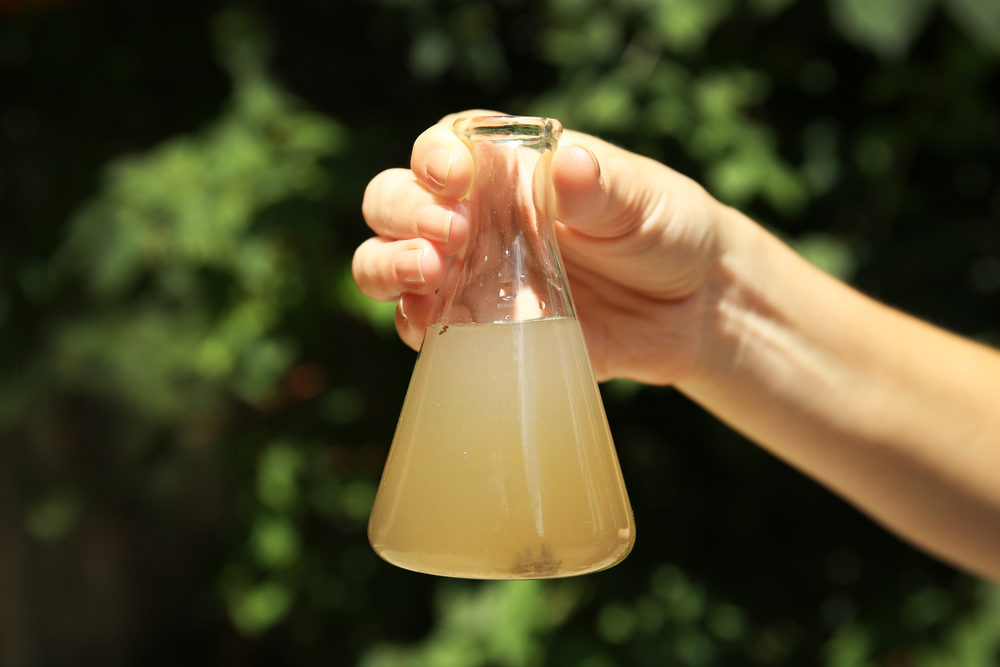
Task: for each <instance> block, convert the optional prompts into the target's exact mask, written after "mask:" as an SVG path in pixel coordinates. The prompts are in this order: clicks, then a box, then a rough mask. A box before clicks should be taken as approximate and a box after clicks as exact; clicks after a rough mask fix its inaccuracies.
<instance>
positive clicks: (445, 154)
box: [427, 148, 455, 188]
mask: <svg viewBox="0 0 1000 667" xmlns="http://www.w3.org/2000/svg"><path fill="white" fill-rule="evenodd" d="M454 161H455V154H454V153H452V152H451V151H449V150H445V149H444V148H439V149H437V150H436V151H434V152H433V153H431V154H430V157H429V158H428V160H427V178H428V179H430V181H431V182H432V183H434V185H436V186H438V187H439V188H443V187H444V186H445V184H446V183H447V182H448V174H450V173H451V165H452V163H453V162H454Z"/></svg>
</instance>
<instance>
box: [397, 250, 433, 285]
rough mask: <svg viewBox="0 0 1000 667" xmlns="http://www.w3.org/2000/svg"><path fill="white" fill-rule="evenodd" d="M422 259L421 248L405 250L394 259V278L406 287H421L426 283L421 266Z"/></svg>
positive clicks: (422, 252) (422, 251)
mask: <svg viewBox="0 0 1000 667" xmlns="http://www.w3.org/2000/svg"><path fill="white" fill-rule="evenodd" d="M423 258H424V250H423V248H417V249H415V250H407V251H406V252H404V253H402V254H401V255H400V256H399V257H398V258H397V259H396V276H397V277H398V278H399V279H400V280H402V281H403V282H404V283H406V284H408V285H423V284H424V283H425V282H426V280H424V267H423V265H422V260H423Z"/></svg>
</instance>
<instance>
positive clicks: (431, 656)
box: [0, 0, 1000, 667]
mask: <svg viewBox="0 0 1000 667" xmlns="http://www.w3.org/2000/svg"><path fill="white" fill-rule="evenodd" d="M474 106H480V107H493V108H499V109H504V110H508V111H511V112H516V113H523V114H539V115H551V116H555V117H558V118H560V119H561V120H562V121H563V122H564V123H565V124H566V125H568V126H571V127H574V128H577V129H581V130H585V131H589V132H593V133H595V134H598V135H600V136H603V137H605V138H607V139H609V140H611V141H614V142H617V143H619V144H620V145H623V146H625V147H628V148H630V149H633V150H635V151H639V152H641V153H644V154H647V155H650V156H652V157H654V158H657V159H659V160H662V161H664V162H666V163H667V164H670V165H672V166H673V167H675V168H677V169H679V170H681V171H683V172H685V173H687V174H689V175H691V176H693V177H694V178H696V179H698V180H700V181H701V182H703V183H704V184H705V185H706V187H708V189H709V190H710V191H711V192H712V193H713V194H715V195H716V196H717V197H719V198H720V199H722V200H723V201H726V202H728V203H731V204H733V205H735V206H738V207H740V208H742V209H743V210H745V211H747V212H748V213H750V214H751V215H753V216H754V217H755V218H756V219H757V220H759V221H761V222H762V223H763V224H766V225H767V226H769V227H770V228H772V229H773V230H775V232H776V233H778V234H780V235H782V236H783V237H784V238H786V239H787V240H788V242H789V243H791V244H793V245H794V246H795V247H796V248H797V249H798V250H799V251H800V252H801V253H803V254H804V255H805V256H806V257H807V258H809V259H810V260H811V261H813V262H815V263H816V264H818V265H819V266H821V267H822V268H824V269H825V270H827V271H829V272H831V273H833V274H835V275H837V276H839V277H841V278H843V279H845V280H848V281H850V282H851V283H853V284H854V285H856V286H858V287H859V288H860V289H861V290H863V291H865V292H866V293H869V294H872V295H874V296H876V297H877V298H880V299H882V300H884V301H886V302H888V303H891V304H894V305H896V306H899V307H902V308H904V309H906V310H908V311H910V312H912V313H915V314H917V315H919V316H921V317H924V318H927V319H929V320H931V321H934V322H936V323H938V324H940V325H942V326H945V327H947V328H949V329H952V330H954V331H957V332H960V333H962V334H965V335H968V336H971V337H975V338H977V339H980V340H984V341H986V342H988V343H992V344H997V343H998V342H1000V187H998V178H1000V2H997V0H879V1H874V0H823V1H818V0H809V1H807V0H615V1H613V2H607V1H599V0H535V1H529V0H503V1H498V2H486V1H484V0H471V1H468V2H460V1H459V0H412V1H409V2H408V1H406V0H373V1H370V2H365V1H363V0H342V1H339V2H335V1H332V0H331V1H328V2H321V1H319V0H312V1H305V0H299V1H294V2H292V1H289V2H284V1H279V0H272V1H263V0H262V1H259V2H254V3H240V2H233V3H228V4H224V3H219V2H197V1H193V0H188V1H177V0H175V1H173V2H166V1H162V0H161V1H158V2H154V1H148V2H141V3H140V2H130V1H127V0H102V1H98V0H62V1H56V0H49V1H47V2H41V1H31V0H0V665H3V666H4V667H23V666H28V667H35V666H46V665H60V666H61V665H80V664H93V665H147V666H158V665H178V664H204V665H280V664H295V665H354V664H358V665H362V666H364V667H394V666H423V665H427V666H433V667H438V666H441V667H449V666H454V667H462V666H466V665H468V666H473V665H490V666H501V667H503V666H506V667H515V666H521V665H525V666H537V665H574V666H577V665H579V666H583V667H609V666H616V665H637V666H642V665H690V666H693V667H694V666H708V665H803V664H815V665H828V666H831V667H854V666H857V665H884V666H887V667H903V666H928V667H929V666H942V667H944V666H949V667H950V666H955V665H969V666H979V665H983V666H985V665H994V664H1000V591H998V588H997V587H996V586H994V585H990V584H987V583H986V582H983V581H978V580H976V579H975V578H971V577H969V576H966V575H962V574H960V573H957V572H955V571H954V570H952V569H950V568H949V567H947V566H945V565H942V564H940V563H937V562H935V561H933V560H931V559H929V558H928V557H926V556H924V555H922V554H921V553H919V552H917V551H915V550H913V549H911V548H910V547H909V546H907V545H906V544H903V543H902V542H900V541H898V540H897V539H896V538H894V537H893V536H891V535H888V534H887V533H885V532H883V531H882V530H881V529H880V528H879V527H877V526H876V525H874V524H873V523H871V522H870V521H869V520H868V519H866V518H865V517H864V516H862V515H861V514H859V513H858V512H856V511H855V510H854V509H852V508H851V507H849V506H848V505H846V504H845V503H844V502H842V501H841V500H839V499H837V498H836V497H835V496H833V495H832V494H830V493H829V492H827V491H826V490H824V489H822V488H821V487H819V486H817V485H816V484H814V483H813V482H811V481H809V480H807V479H805V478H804V477H802V476H801V475H799V474H798V473H797V472H795V471H793V470H791V469H789V468H787V467H786V466H784V465H783V464H781V463H779V462H777V461H775V460H774V459H772V458H771V457H769V456H768V455H766V454H764V453H762V452H761V451H759V450H758V449H757V448H756V447H754V446H753V445H751V444H750V443H748V442H746V441H744V440H743V439H741V438H740V437H738V436H736V435H734V434H733V433H732V432H730V431H729V430H728V429H727V428H726V427H724V426H722V425H720V424H719V423H717V422H716V421H714V420H713V419H712V418H711V417H709V416H707V415H706V414H705V413H703V412H702V411H701V409H699V408H698V407H697V406H696V405H693V404H691V403H690V402H688V401H687V400H686V399H685V398H684V397H683V396H681V395H679V394H678V393H676V392H675V391H673V390H671V389H669V388H647V387H639V386H637V385H635V384H630V383H627V382H611V383H608V384H606V385H604V386H603V391H604V395H605V401H606V405H607V410H608V414H609V418H610V421H611V424H612V428H613V431H614V433H615V436H616V440H617V444H618V448H619V452H620V457H621V463H622V467H623V470H624V473H625V476H626V481H627V484H628V486H629V490H630V493H631V497H632V502H633V505H634V509H635V513H636V519H637V523H638V531H639V533H638V535H639V537H638V541H637V543H636V547H635V550H634V551H633V553H632V555H631V556H630V557H629V558H628V559H627V560H626V561H625V562H624V563H623V564H622V565H620V566H618V567H615V568H614V569H612V570H610V571H607V572H604V573H600V574H597V575H593V576H588V577H583V578H578V579H570V580H563V581H551V582H514V583H482V582H466V581H454V580H447V579H438V578H434V577H428V576H423V575H418V574H413V573H409V572H405V571H402V570H399V569H395V568H393V567H391V566H389V565H386V564H385V563H383V562H381V561H380V560H379V559H378V558H377V557H376V556H375V555H374V554H373V553H372V551H371V550H370V548H369V547H368V544H367V540H366V535H365V524H366V520H367V515H368V511H369V509H370V506H371V502H372V499H373V495H374V490H375V488H376V484H377V482H378V478H379V474H380V472H381V467H382V464H383V462H384V459H385V456H386V453H387V450H388V445H389V442H390V440H391V437H392V433H393V429H394V426H395V421H396V418H397V416H398V413H399V408H400V406H401V402H402V398H403V394H404V392H405V389H406V384H407V381H408V379H409V375H410V372H411V369H412V365H413V361H414V356H415V355H414V353H413V352H412V351H410V350H408V349H407V348H405V347H404V346H403V345H402V344H401V343H399V342H398V340H397V339H396V337H395V335H394V332H393V328H392V305H391V304H390V305H388V306H386V305H384V304H376V303H373V302H370V301H367V300H366V299H364V298H363V297H361V296H360V294H358V293H357V291H356V289H355V287H354V285H353V282H352V281H351V278H350V272H349V262H350V257H351V254H352V252H353V249H354V247H355V246H356V245H357V244H358V243H359V242H360V241H361V240H363V239H364V238H365V237H366V236H367V232H366V229H365V226H364V223H363V221H362V219H361V215H360V203H361V197H362V193H363V190H364V186H365V184H366V183H367V181H368V179H369V178H371V177H372V176H373V175H374V174H376V173H377V172H379V171H380V170H382V169H386V168H389V167H392V166H402V165H405V164H407V162H408V154H409V148H410V145H411V144H412V141H413V139H414V138H415V137H416V135H417V134H418V133H419V132H420V131H422V130H423V129H424V128H425V127H427V126H428V125H430V124H432V123H434V122H435V121H436V120H437V119H438V118H439V117H440V116H442V115H443V114H445V113H448V112H451V111H455V110H460V109H463V108H469V107H474ZM941 363H943V364H946V363H947V360H944V359H942V360H941ZM998 399H1000V397H998ZM998 402H1000V400H998ZM956 520H961V517H956Z"/></svg>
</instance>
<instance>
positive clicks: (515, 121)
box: [438, 117, 573, 324]
mask: <svg viewBox="0 0 1000 667" xmlns="http://www.w3.org/2000/svg"><path fill="white" fill-rule="evenodd" d="M455 130H456V133H457V134H458V136H459V137H460V138H461V139H462V140H463V141H464V142H465V143H466V145H467V146H468V148H469V151H470V153H471V154H472V159H473V168H474V171H473V179H472V185H471V187H470V190H469V193H468V195H467V198H466V202H465V203H466V208H467V213H468V218H469V223H470V237H469V242H468V243H467V245H466V247H465V248H464V250H463V252H462V253H459V254H458V255H457V256H455V257H454V258H453V260H452V263H451V266H450V267H449V270H448V275H447V277H446V279H445V286H444V287H443V291H442V297H443V299H442V310H441V314H440V316H439V318H438V321H440V322H441V323H444V324H462V323H500V322H520V321H526V320H536V319H544V318H552V317H570V316H572V315H573V306H572V302H571V299H570V296H569V291H568V288H567V285H566V281H565V278H564V272H563V268H562V262H561V259H560V256H559V250H558V247H557V245H556V240H555V232H554V224H555V216H554V208H555V207H554V200H555V196H554V193H553V190H552V184H551V163H552V155H553V151H554V150H555V147H556V143H557V141H558V137H559V134H560V133H561V130H562V128H561V127H560V126H559V123H558V122H557V121H553V120H550V119H545V118H523V117H477V118H462V119H459V120H458V121H457V122H456V123H455Z"/></svg>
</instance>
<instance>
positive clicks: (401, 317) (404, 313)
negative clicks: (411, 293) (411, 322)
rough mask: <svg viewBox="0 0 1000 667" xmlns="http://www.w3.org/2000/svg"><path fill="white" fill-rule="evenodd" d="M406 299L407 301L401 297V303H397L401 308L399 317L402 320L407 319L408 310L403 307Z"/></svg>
mask: <svg viewBox="0 0 1000 667" xmlns="http://www.w3.org/2000/svg"><path fill="white" fill-rule="evenodd" d="M404 301H406V299H405V298H400V300H399V303H397V304H396V306H397V307H398V308H399V319H401V320H405V319H406V311H405V310H404V309H403V302H404Z"/></svg>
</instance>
